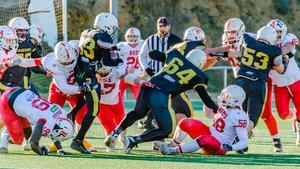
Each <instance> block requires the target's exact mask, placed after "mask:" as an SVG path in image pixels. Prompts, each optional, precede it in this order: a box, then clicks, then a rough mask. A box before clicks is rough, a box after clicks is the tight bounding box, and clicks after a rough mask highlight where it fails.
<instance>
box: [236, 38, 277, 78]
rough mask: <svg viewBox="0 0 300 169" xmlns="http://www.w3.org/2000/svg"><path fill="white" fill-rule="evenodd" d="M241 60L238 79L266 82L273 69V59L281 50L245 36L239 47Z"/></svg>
mask: <svg viewBox="0 0 300 169" xmlns="http://www.w3.org/2000/svg"><path fill="white" fill-rule="evenodd" d="M241 51H242V58H241V66H240V70H239V72H238V77H243V78H246V79H250V80H258V79H261V80H264V81H265V80H267V79H268V76H269V72H270V70H271V69H272V68H273V66H274V64H273V61H274V58H276V57H277V56H279V55H281V54H282V52H281V49H280V48H279V47H277V46H274V45H267V44H265V43H263V42H260V41H257V40H256V39H254V38H253V37H251V36H249V35H247V34H245V35H244V37H243V39H242V45H241Z"/></svg>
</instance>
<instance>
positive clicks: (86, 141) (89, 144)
mask: <svg viewBox="0 0 300 169" xmlns="http://www.w3.org/2000/svg"><path fill="white" fill-rule="evenodd" d="M82 143H83V145H84V147H85V149H87V150H88V151H89V152H97V150H96V148H95V147H94V146H93V145H92V144H91V143H90V142H89V141H88V140H87V139H86V138H85V139H84V140H83V142H82Z"/></svg>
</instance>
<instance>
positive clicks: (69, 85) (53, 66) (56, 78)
mask: <svg viewBox="0 0 300 169" xmlns="http://www.w3.org/2000/svg"><path fill="white" fill-rule="evenodd" d="M54 57H55V56H54V53H49V54H48V55H47V56H46V57H45V58H44V59H43V61H42V64H43V67H44V68H45V70H46V71H48V72H50V73H51V74H52V77H53V82H54V83H55V85H56V87H57V88H58V89H59V90H60V91H61V92H62V93H64V94H68V95H73V94H79V93H80V90H79V86H78V84H77V83H75V79H74V71H73V70H72V71H69V70H66V69H63V68H62V67H60V66H59V65H58V63H57V62H56V61H55V58H54Z"/></svg>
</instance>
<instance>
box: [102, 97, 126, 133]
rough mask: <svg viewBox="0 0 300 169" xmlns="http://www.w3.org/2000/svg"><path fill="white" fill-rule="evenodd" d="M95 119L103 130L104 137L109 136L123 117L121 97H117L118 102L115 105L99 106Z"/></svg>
mask: <svg viewBox="0 0 300 169" xmlns="http://www.w3.org/2000/svg"><path fill="white" fill-rule="evenodd" d="M97 117H98V120H99V123H101V124H102V125H103V127H104V129H105V133H106V135H109V134H110V133H111V132H112V131H113V130H114V129H115V128H116V127H117V126H118V125H119V124H120V122H121V121H122V120H123V118H124V117H125V110H124V106H123V102H122V99H121V96H120V95H119V102H118V103H117V104H115V105H108V104H100V111H99V113H98V115H97Z"/></svg>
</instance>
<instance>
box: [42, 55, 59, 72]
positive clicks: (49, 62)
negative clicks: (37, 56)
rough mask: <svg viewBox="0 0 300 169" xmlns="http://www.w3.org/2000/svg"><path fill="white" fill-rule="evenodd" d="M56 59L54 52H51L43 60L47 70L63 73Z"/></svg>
mask: <svg viewBox="0 0 300 169" xmlns="http://www.w3.org/2000/svg"><path fill="white" fill-rule="evenodd" d="M55 63H56V62H55V60H54V53H53V52H52V53H49V54H48V55H46V56H45V57H44V58H43V60H42V65H43V67H44V68H45V70H46V71H49V72H51V73H53V74H61V73H63V72H62V71H61V70H60V69H59V68H58V66H57V64H55Z"/></svg>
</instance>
